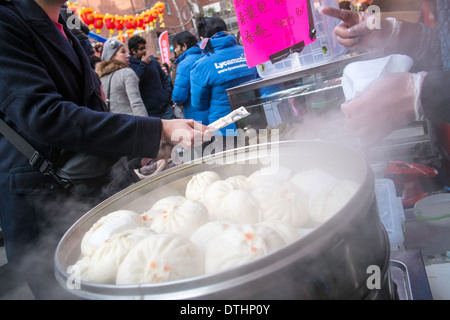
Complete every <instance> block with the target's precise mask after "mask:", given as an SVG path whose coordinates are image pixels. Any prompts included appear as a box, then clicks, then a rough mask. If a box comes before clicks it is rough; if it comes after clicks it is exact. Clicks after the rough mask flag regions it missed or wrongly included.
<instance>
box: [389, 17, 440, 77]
mask: <svg viewBox="0 0 450 320" xmlns="http://www.w3.org/2000/svg"><path fill="white" fill-rule="evenodd" d="M399 39H400V40H399V43H398V45H397V46H396V48H387V49H386V50H385V53H386V54H393V53H400V54H405V55H408V56H410V57H411V58H412V59H413V60H414V65H413V66H412V68H411V70H410V71H411V72H418V71H438V70H442V58H441V41H440V39H439V33H438V30H437V28H435V27H430V26H426V25H424V24H423V23H411V22H406V21H402V28H401V31H400V37H399Z"/></svg>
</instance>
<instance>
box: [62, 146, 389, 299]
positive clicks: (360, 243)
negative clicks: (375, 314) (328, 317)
mask: <svg viewBox="0 0 450 320" xmlns="http://www.w3.org/2000/svg"><path fill="white" fill-rule="evenodd" d="M263 166H266V167H267V166H268V167H271V168H276V167H277V166H286V167H289V168H291V169H293V170H294V171H295V172H300V171H302V170H305V169H312V168H319V169H322V170H324V171H326V172H328V173H330V174H332V175H334V176H335V177H337V178H340V179H348V180H352V181H355V182H357V183H359V184H360V188H359V190H358V191H357V193H356V194H355V196H354V197H353V198H352V199H351V200H350V201H349V202H348V203H347V205H346V206H345V207H343V208H342V209H341V210H340V211H339V212H337V213H336V214H335V215H334V216H333V217H331V218H330V219H329V220H327V221H326V222H325V223H323V224H321V225H319V226H317V227H316V229H314V231H312V232H310V233H309V234H308V235H306V236H305V237H303V238H300V239H298V240H296V241H295V242H293V243H291V244H289V245H286V246H284V247H282V248H280V249H278V250H276V251H274V252H272V253H270V254H268V255H266V256H264V257H262V258H259V259H257V260H254V261H252V262H249V263H246V264H243V265H241V266H237V267H234V268H232V269H229V270H225V271H223V272H217V273H212V274H206V275H202V276H198V277H193V278H188V279H183V280H178V281H170V282H162V283H143V284H135V285H105V284H95V283H88V282H84V281H81V282H77V283H74V281H76V279H74V278H73V275H70V274H68V273H67V272H66V270H67V267H68V266H70V265H71V264H73V263H75V262H76V261H77V260H78V259H79V258H80V254H81V253H80V252H81V251H80V243H81V240H82V238H83V236H84V234H85V233H86V232H87V231H88V230H89V229H90V227H91V226H92V225H93V224H94V223H95V222H96V221H97V220H98V219H99V218H100V217H102V216H104V215H107V214H108V213H110V212H113V211H116V210H120V209H128V210H133V211H136V212H138V213H143V212H144V211H146V210H148V209H149V208H150V207H151V205H152V204H153V203H155V202H156V201H157V200H158V199H161V198H163V197H166V196H169V195H184V191H185V188H186V184H187V182H188V181H189V180H190V178H191V177H192V176H193V175H194V174H196V173H200V172H202V171H206V170H214V171H216V172H218V173H219V174H220V175H221V176H222V178H226V177H229V176H233V175H238V174H244V175H249V174H251V173H252V172H254V171H256V170H258V169H260V168H261V167H263ZM389 256H390V250H389V239H388V237H387V234H386V232H385V229H384V227H383V225H382V223H381V220H380V217H379V214H378V211H377V205H376V199H375V192H374V177H373V174H372V171H371V169H370V166H369V165H368V164H367V162H366V161H365V160H364V158H363V157H362V156H361V155H360V154H359V153H358V152H356V151H355V150H352V149H349V148H347V147H344V146H342V145H338V144H334V143H328V142H323V141H283V142H277V143H266V144H259V145H253V146H248V147H243V148H238V149H233V150H228V151H224V152H221V153H217V154H214V155H211V156H206V157H203V158H201V159H196V160H193V161H190V162H187V163H184V164H181V165H179V166H177V167H174V168H172V169H169V170H166V171H164V172H162V173H160V174H158V175H156V176H154V177H150V178H148V179H145V180H142V181H140V182H138V183H136V184H134V185H132V186H130V187H128V188H127V189H125V190H122V191H121V192H119V193H117V194H115V195H114V196H112V197H110V198H108V199H107V200H105V201H104V202H102V203H100V204H99V205H97V206H96V207H94V208H93V209H91V210H90V211H88V212H87V213H86V214H84V215H83V216H82V217H81V218H80V219H79V220H78V221H77V222H76V223H75V224H74V225H73V226H72V227H71V228H70V229H69V230H68V231H67V232H66V234H65V235H64V236H63V238H62V239H61V240H60V243H59V245H58V247H57V250H56V253H55V274H56V278H57V280H58V282H59V283H60V284H61V286H62V287H64V288H65V289H67V290H68V291H69V292H71V293H72V294H73V295H74V296H76V297H79V298H83V299H391V298H393V297H394V293H393V292H392V291H393V290H392V288H391V280H390V274H389Z"/></svg>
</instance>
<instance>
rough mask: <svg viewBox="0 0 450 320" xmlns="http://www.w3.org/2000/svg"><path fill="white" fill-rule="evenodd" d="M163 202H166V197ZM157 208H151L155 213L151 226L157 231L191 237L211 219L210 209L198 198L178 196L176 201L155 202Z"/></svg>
mask: <svg viewBox="0 0 450 320" xmlns="http://www.w3.org/2000/svg"><path fill="white" fill-rule="evenodd" d="M162 202H165V201H164V199H163V201H162ZM155 207H156V208H157V209H154V208H153V207H152V209H151V210H150V211H151V212H153V213H154V217H153V222H152V224H151V226H150V228H152V229H153V230H155V231H156V232H169V233H177V234H180V235H182V236H184V237H186V238H189V237H190V235H191V233H192V232H193V231H194V230H195V229H197V228H198V227H200V226H201V225H203V224H205V223H206V222H208V221H209V214H208V209H207V208H206V206H205V205H204V204H203V203H201V202H199V201H196V200H190V199H186V198H185V197H177V198H176V201H173V202H172V203H166V205H165V206H163V205H161V203H160V202H157V203H155Z"/></svg>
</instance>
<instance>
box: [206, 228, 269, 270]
mask: <svg viewBox="0 0 450 320" xmlns="http://www.w3.org/2000/svg"><path fill="white" fill-rule="evenodd" d="M204 252H205V273H211V272H218V271H223V270H227V269H230V268H232V267H236V266H239V265H242V264H244V263H246V262H250V261H253V260H255V259H257V258H260V257H263V256H265V255H266V254H268V253H269V252H270V248H269V247H268V245H267V244H266V243H265V242H264V238H263V237H262V236H261V235H258V234H257V233H256V230H255V228H254V227H253V226H252V225H248V224H246V225H232V226H230V227H229V228H227V229H225V230H224V231H222V232H220V233H218V234H216V236H214V237H212V239H210V240H209V241H208V243H206V244H205V250H204Z"/></svg>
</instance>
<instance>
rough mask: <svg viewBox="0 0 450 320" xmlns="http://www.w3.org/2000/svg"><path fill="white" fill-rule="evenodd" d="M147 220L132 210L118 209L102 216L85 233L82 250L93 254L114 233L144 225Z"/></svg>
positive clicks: (86, 253) (87, 253) (86, 254)
mask: <svg viewBox="0 0 450 320" xmlns="http://www.w3.org/2000/svg"><path fill="white" fill-rule="evenodd" d="M144 226H145V222H144V220H143V219H142V218H141V216H140V215H139V214H137V213H136V212H134V211H131V210H118V211H114V212H111V213H109V214H107V215H106V216H103V217H101V218H100V219H99V220H98V221H97V222H96V223H94V225H93V226H92V227H91V228H90V229H89V230H88V232H86V233H85V235H84V237H83V239H82V240H81V252H82V253H83V255H85V256H92V255H93V254H94V252H95V251H96V250H97V249H98V248H99V247H100V246H101V245H103V243H105V241H106V240H108V239H110V238H111V237H112V236H113V235H115V234H117V233H120V232H122V231H125V230H129V229H134V228H138V227H144Z"/></svg>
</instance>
